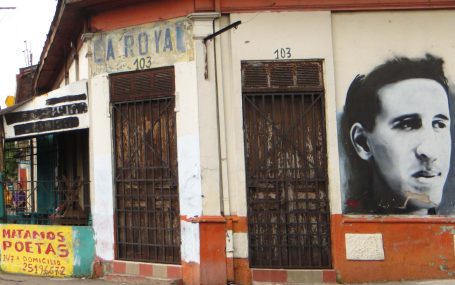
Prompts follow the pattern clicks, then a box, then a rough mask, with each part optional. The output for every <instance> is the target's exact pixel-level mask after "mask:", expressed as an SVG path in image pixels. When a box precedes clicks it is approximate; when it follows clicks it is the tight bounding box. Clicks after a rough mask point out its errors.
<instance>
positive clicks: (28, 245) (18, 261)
mask: <svg viewBox="0 0 455 285" xmlns="http://www.w3.org/2000/svg"><path fill="white" fill-rule="evenodd" d="M0 245H1V262H0V264H1V269H2V270H3V271H6V272H11V273H21V274H29V275H41V276H53V277H65V276H71V275H72V274H73V236H72V229H71V227H65V226H34V225H7V224H3V225H0Z"/></svg>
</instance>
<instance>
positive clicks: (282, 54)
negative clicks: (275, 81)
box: [273, 48, 292, 59]
mask: <svg viewBox="0 0 455 285" xmlns="http://www.w3.org/2000/svg"><path fill="white" fill-rule="evenodd" d="M273 54H274V55H275V59H284V58H291V56H292V55H291V48H278V49H276V50H275V51H274V52H273Z"/></svg>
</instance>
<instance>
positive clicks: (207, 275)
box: [199, 219, 227, 285]
mask: <svg viewBox="0 0 455 285" xmlns="http://www.w3.org/2000/svg"><path fill="white" fill-rule="evenodd" d="M199 231H200V239H201V241H200V242H201V247H200V248H201V284H207V285H217V284H220V285H225V284H226V280H227V275H226V269H227V266H226V224H225V220H224V219H222V220H220V221H216V220H215V221H210V220H208V221H203V222H200V224H199Z"/></svg>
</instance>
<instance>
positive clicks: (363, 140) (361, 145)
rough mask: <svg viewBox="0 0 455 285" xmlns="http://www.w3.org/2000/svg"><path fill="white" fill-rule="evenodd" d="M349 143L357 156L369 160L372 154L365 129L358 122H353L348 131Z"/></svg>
mask: <svg viewBox="0 0 455 285" xmlns="http://www.w3.org/2000/svg"><path fill="white" fill-rule="evenodd" d="M350 138H351V143H352V145H353V146H354V149H355V151H356V152H357V154H358V155H359V157H360V158H361V159H363V160H369V159H370V158H371V156H372V153H371V150H370V146H369V145H368V139H367V134H366V131H365V129H364V128H363V126H362V125H361V124H360V123H355V124H354V125H352V127H351V131H350Z"/></svg>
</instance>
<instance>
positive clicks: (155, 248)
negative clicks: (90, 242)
mask: <svg viewBox="0 0 455 285" xmlns="http://www.w3.org/2000/svg"><path fill="white" fill-rule="evenodd" d="M111 101H112V102H113V104H112V105H113V129H114V135H115V142H114V144H115V145H114V149H115V187H116V209H115V217H116V220H115V221H116V254H117V259H122V260H134V261H147V262H160V263H180V217H179V203H178V202H179V199H178V198H179V196H178V176H177V144H176V128H175V112H174V105H175V98H174V69H173V68H164V69H157V70H149V71H143V72H137V73H126V74H119V75H113V76H111Z"/></svg>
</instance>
